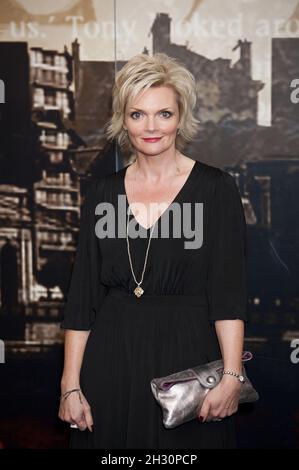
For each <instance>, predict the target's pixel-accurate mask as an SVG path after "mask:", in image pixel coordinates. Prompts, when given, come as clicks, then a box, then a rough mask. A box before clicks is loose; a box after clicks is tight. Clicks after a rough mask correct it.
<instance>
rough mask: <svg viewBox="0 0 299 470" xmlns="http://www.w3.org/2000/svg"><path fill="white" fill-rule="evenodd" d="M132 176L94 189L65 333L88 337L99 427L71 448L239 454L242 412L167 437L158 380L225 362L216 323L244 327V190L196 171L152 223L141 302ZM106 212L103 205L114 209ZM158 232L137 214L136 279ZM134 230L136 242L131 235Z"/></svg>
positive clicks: (86, 364)
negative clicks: (128, 185)
mask: <svg viewBox="0 0 299 470" xmlns="http://www.w3.org/2000/svg"><path fill="white" fill-rule="evenodd" d="M125 172H126V168H122V169H121V170H119V171H118V172H115V173H113V174H110V175H108V176H105V177H101V178H98V179H97V180H95V181H93V182H92V183H91V184H90V187H89V188H88V191H87V195H86V197H85V201H84V205H83V209H82V217H81V223H80V231H79V240H78V246H77V252H76V258H75V262H74V267H73V272H72V276H71V282H70V286H69V291H68V296H67V302H66V306H65V310H64V319H63V322H62V324H61V327H62V328H64V329H71V330H85V331H87V330H90V334H89V337H88V340H87V343H86V347H85V351H84V355H83V361H82V366H81V373H80V385H81V388H82V391H83V393H84V395H85V397H86V399H87V401H88V402H89V405H90V407H91V412H92V416H93V421H94V428H93V432H90V431H89V430H88V429H87V430H85V431H80V430H78V429H71V430H70V433H71V438H70V447H71V448H88V449H92V448H93V449H116V448H120V449H126V448H135V449H137V448H141V449H142V448H143V449H146V448H151V449H163V448H164V449H167V448H168V449H188V448H189V449H192V448H193V449H205V448H236V447H237V433H236V427H235V415H232V416H230V417H226V418H224V419H223V420H222V421H210V422H205V423H200V422H199V420H197V419H194V420H192V421H189V422H187V423H184V424H182V425H180V426H178V427H176V428H173V429H167V428H165V427H164V425H163V422H162V410H161V408H160V406H159V405H158V403H157V402H156V401H155V398H154V397H153V395H152V391H151V387H150V381H151V379H152V378H154V377H161V376H165V375H169V374H172V373H174V372H178V371H181V370H184V369H187V368H190V367H194V366H197V365H199V364H203V363H205V362H209V361H213V360H216V359H220V358H221V349H220V345H219V342H218V338H217V334H216V330H215V322H216V321H217V320H226V319H230V320H231V319H241V320H243V321H245V322H246V321H247V290H246V222H245V217H244V211H243V206H242V201H241V197H240V194H239V191H238V186H237V184H236V182H235V179H234V178H233V176H232V175H231V174H230V173H228V172H226V171H224V170H221V169H219V168H216V167H213V166H211V165H208V164H206V163H202V162H199V161H196V162H195V164H194V166H193V167H192V169H191V172H190V173H189V176H188V178H187V180H186V181H185V184H184V185H183V187H182V188H181V190H180V191H179V192H178V194H177V196H176V197H175V198H174V200H173V202H172V204H171V205H170V206H168V208H167V209H166V210H165V211H164V212H163V213H162V215H161V216H160V218H159V219H158V221H157V223H156V224H155V229H154V230H153V234H152V238H151V243H150V246H149V250H148V258H147V264H146V268H145V272H144V278H143V282H142V284H141V287H142V288H143V289H144V294H143V295H142V296H141V297H139V298H138V297H136V295H135V294H134V292H133V291H134V289H135V287H136V283H135V281H134V278H133V276H132V272H131V268H130V262H129V256H128V246H127V240H126V222H127V210H128V208H129V204H128V199H127V196H126V191H125V183H124V179H125ZM120 199H121V202H120ZM100 203H106V205H104V206H105V208H106V210H102V207H103V205H102V204H100ZM186 203H189V204H186ZM199 203H200V204H199ZM174 206H176V207H177V208H179V209H181V213H184V212H183V211H184V210H185V207H187V208H188V210H186V212H185V213H184V214H186V217H187V218H186V219H185V217H183V216H182V218H181V221H182V220H183V219H184V224H183V223H181V222H180V221H179V220H180V219H179V217H174V216H173V214H174V213H175V209H173V210H172V208H173V207H174ZM121 208H122V209H123V210H121ZM190 208H191V209H190ZM200 208H201V209H200ZM112 209H113V210H112ZM119 214H120V215H121V216H118V215H119ZM188 214H189V224H187V223H186V222H185V221H186V220H188ZM105 217H106V219H105ZM136 217H137V214H136ZM166 219H167V220H168V221H169V222H170V223H169V224H165V222H166ZM105 221H106V222H105ZM109 221H113V224H112V228H111V226H110V225H109ZM123 221H125V222H124V223H123ZM165 225H167V226H168V227H169V232H168V234H167V232H166V235H165V231H163V230H162V226H165ZM108 226H109V227H110V229H109V230H108ZM133 226H134V227H133ZM188 226H189V227H192V230H193V232H192V230H187V229H186V227H188ZM152 227H153V226H151V227H149V229H146V228H145V227H142V226H141V225H139V224H138V221H137V220H136V218H135V216H134V215H133V214H132V213H130V215H129V224H128V241H129V247H130V252H131V259H132V266H133V270H134V273H135V277H136V279H137V281H139V280H140V279H141V274H142V270H143V267H144V261H145V256H146V249H147V246H148V239H149V236H150V231H151V229H152ZM133 228H135V229H136V230H140V232H139V236H133V232H134V230H133ZM104 229H105V230H106V235H107V236H106V237H105V238H104V237H103V236H102V235H101V233H103V231H104ZM119 229H120V230H119ZM194 229H196V230H194ZM108 232H109V233H108ZM130 232H132V233H131V234H130ZM194 232H196V234H194ZM134 233H137V232H134ZM192 233H193V235H192ZM194 240H197V242H196V243H193V245H192V241H193V242H194ZM186 242H189V246H188V245H187V243H186ZM187 246H188V248H187Z"/></svg>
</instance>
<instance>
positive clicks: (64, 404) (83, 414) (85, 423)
mask: <svg viewBox="0 0 299 470" xmlns="http://www.w3.org/2000/svg"><path fill="white" fill-rule="evenodd" d="M58 416H59V418H60V419H62V421H66V422H68V423H70V424H76V425H77V426H78V428H79V429H80V431H85V429H86V428H88V429H89V431H90V432H92V426H93V419H92V414H91V410H90V406H89V403H88V402H87V400H86V398H85V397H84V395H83V393H82V392H81V391H80V392H72V393H71V394H70V395H69V396H68V397H67V398H61V400H60V406H59V413H58Z"/></svg>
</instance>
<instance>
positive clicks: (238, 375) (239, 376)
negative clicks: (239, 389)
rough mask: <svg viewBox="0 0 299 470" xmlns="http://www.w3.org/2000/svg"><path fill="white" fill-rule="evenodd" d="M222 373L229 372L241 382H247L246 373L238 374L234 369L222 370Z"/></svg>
mask: <svg viewBox="0 0 299 470" xmlns="http://www.w3.org/2000/svg"><path fill="white" fill-rule="evenodd" d="M222 374H223V375H224V374H229V375H233V376H234V377H236V378H237V379H238V380H239V381H240V382H241V383H244V382H245V377H244V375H241V374H237V373H236V372H233V371H232V370H224V371H223V372H222Z"/></svg>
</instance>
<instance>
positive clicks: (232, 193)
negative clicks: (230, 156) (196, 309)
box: [207, 170, 248, 323]
mask: <svg viewBox="0 0 299 470" xmlns="http://www.w3.org/2000/svg"><path fill="white" fill-rule="evenodd" d="M214 198H215V199H214V205H213V210H212V212H211V232H210V234H211V235H210V236H212V244H211V251H210V255H209V266H208V282H207V293H208V301H209V321H210V323H213V322H215V321H216V320H229V319H230V320H233V319H241V320H243V321H245V322H246V321H248V313H247V275H246V274H247V259H246V253H247V227H246V220H245V215H244V209H243V204H242V200H241V197H240V193H239V190H238V186H237V184H236V182H235V180H234V178H233V177H232V176H231V175H230V173H228V172H226V171H222V170H221V175H220V177H219V179H218V180H217V181H216V187H215V193H214Z"/></svg>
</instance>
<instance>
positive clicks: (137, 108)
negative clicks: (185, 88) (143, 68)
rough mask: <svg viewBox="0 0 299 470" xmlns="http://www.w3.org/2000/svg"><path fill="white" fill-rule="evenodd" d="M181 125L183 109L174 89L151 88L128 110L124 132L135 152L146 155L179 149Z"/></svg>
mask: <svg viewBox="0 0 299 470" xmlns="http://www.w3.org/2000/svg"><path fill="white" fill-rule="evenodd" d="M178 124H179V107H178V104H177V100H176V94H175V92H174V90H173V89H172V88H170V87H167V86H159V87H150V88H149V89H148V90H146V92H143V94H142V95H138V96H137V97H136V99H135V100H133V101H132V102H129V103H128V104H127V106H126V112H125V122H124V129H127V131H128V136H129V139H130V141H131V144H132V145H133V147H134V148H135V150H137V151H139V152H141V153H143V154H145V155H157V154H160V153H162V152H164V151H165V150H168V149H169V148H171V147H175V139H176V135H177V128H178ZM154 137H156V138H157V139H152V140H146V139H149V138H154Z"/></svg>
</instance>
